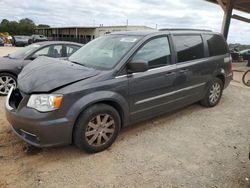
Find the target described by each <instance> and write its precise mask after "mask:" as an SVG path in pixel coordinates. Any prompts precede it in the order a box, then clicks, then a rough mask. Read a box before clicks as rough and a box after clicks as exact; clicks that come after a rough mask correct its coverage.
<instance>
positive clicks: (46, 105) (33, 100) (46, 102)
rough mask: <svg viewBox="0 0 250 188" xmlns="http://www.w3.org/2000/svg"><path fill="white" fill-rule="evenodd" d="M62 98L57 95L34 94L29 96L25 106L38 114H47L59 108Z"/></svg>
mask: <svg viewBox="0 0 250 188" xmlns="http://www.w3.org/2000/svg"><path fill="white" fill-rule="evenodd" d="M62 98H63V96H62V95H58V94H41V95H39V94H34V95H31V96H30V98H29V101H28V104H27V106H28V107H30V108H34V109H36V110H38V111H40V112H49V111H53V110H56V109H58V108H59V107H60V105H61V102H62Z"/></svg>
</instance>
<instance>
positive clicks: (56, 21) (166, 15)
mask: <svg viewBox="0 0 250 188" xmlns="http://www.w3.org/2000/svg"><path fill="white" fill-rule="evenodd" d="M0 7H1V13H0V20H2V19H4V18H6V19H8V20H19V19H22V18H26V17H27V18H30V19H32V20H33V21H34V22H35V23H36V24H48V25H50V26H93V24H94V20H95V25H96V26H97V25H99V24H104V25H125V24H126V20H127V19H128V20H129V24H130V25H146V26H149V27H154V28H155V26H156V24H157V25H158V28H197V29H210V30H213V31H220V29H221V24H222V19H223V11H222V9H221V8H220V7H219V6H217V5H215V4H211V3H208V2H206V1H204V0H185V1H184V0H126V1H123V0H42V1H41V0H25V1H21V0H0ZM234 13H237V14H239V15H242V16H245V17H248V18H249V17H250V16H249V14H245V13H242V12H238V11H235V12H234ZM249 33H250V24H247V23H244V22H240V21H237V20H233V21H232V24H231V27H230V33H229V38H228V40H229V42H233V43H242V44H250V37H249V35H248V34H249Z"/></svg>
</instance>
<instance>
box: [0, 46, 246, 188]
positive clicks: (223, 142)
mask: <svg viewBox="0 0 250 188" xmlns="http://www.w3.org/2000/svg"><path fill="white" fill-rule="evenodd" d="M0 54H1V48H0ZM249 101H250V90H249V89H247V88H243V87H237V86H233V85H231V86H230V87H229V88H228V89H226V90H225V92H224V95H223V98H222V100H221V102H220V104H219V105H218V106H216V107H215V108H204V107H201V106H200V105H199V104H194V105H191V106H189V107H186V108H183V109H180V110H178V111H176V112H173V113H171V114H167V115H164V116H161V117H158V118H154V119H152V120H150V121H147V122H142V123H140V124H137V125H135V126H132V127H129V128H126V129H124V130H122V132H121V134H120V135H119V137H118V139H117V140H116V142H115V143H114V144H113V145H112V147H111V148H110V149H108V150H106V151H104V152H101V153H98V154H92V155H91V154H87V153H85V152H82V151H79V150H78V149H77V148H75V147H74V146H64V147H58V148H47V149H42V150H40V149H35V148H29V147H27V144H25V143H24V142H23V141H21V140H20V139H19V138H17V137H16V136H15V135H14V133H12V131H11V130H10V127H9V124H8V122H7V121H6V119H5V116H4V107H3V106H4V102H5V98H4V97H0V187H150V188H151V187H173V188H179V187H194V188H196V187H197V188H200V187H210V188H212V187H213V188H221V187H222V188H238V187H243V188H247V187H250V166H249V165H250V162H249V160H248V152H249V146H250V137H249V135H250V116H249V112H250V102H249Z"/></svg>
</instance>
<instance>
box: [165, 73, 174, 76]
mask: <svg viewBox="0 0 250 188" xmlns="http://www.w3.org/2000/svg"><path fill="white" fill-rule="evenodd" d="M172 75H175V72H167V73H166V74H165V76H172Z"/></svg>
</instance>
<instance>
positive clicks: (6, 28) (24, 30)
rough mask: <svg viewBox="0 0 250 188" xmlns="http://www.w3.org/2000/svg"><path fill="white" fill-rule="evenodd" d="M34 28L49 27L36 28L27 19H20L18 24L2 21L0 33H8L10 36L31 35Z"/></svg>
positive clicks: (40, 25) (41, 25) (43, 26)
mask: <svg viewBox="0 0 250 188" xmlns="http://www.w3.org/2000/svg"><path fill="white" fill-rule="evenodd" d="M36 27H39V28H48V27H50V26H49V25H46V24H39V25H38V26H36V25H35V23H34V22H33V21H32V20H31V19H29V18H24V19H21V20H19V22H17V21H9V20H7V19H3V20H2V21H1V23H0V32H8V33H9V34H10V35H31V34H33V32H34V29H35V28H36Z"/></svg>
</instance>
